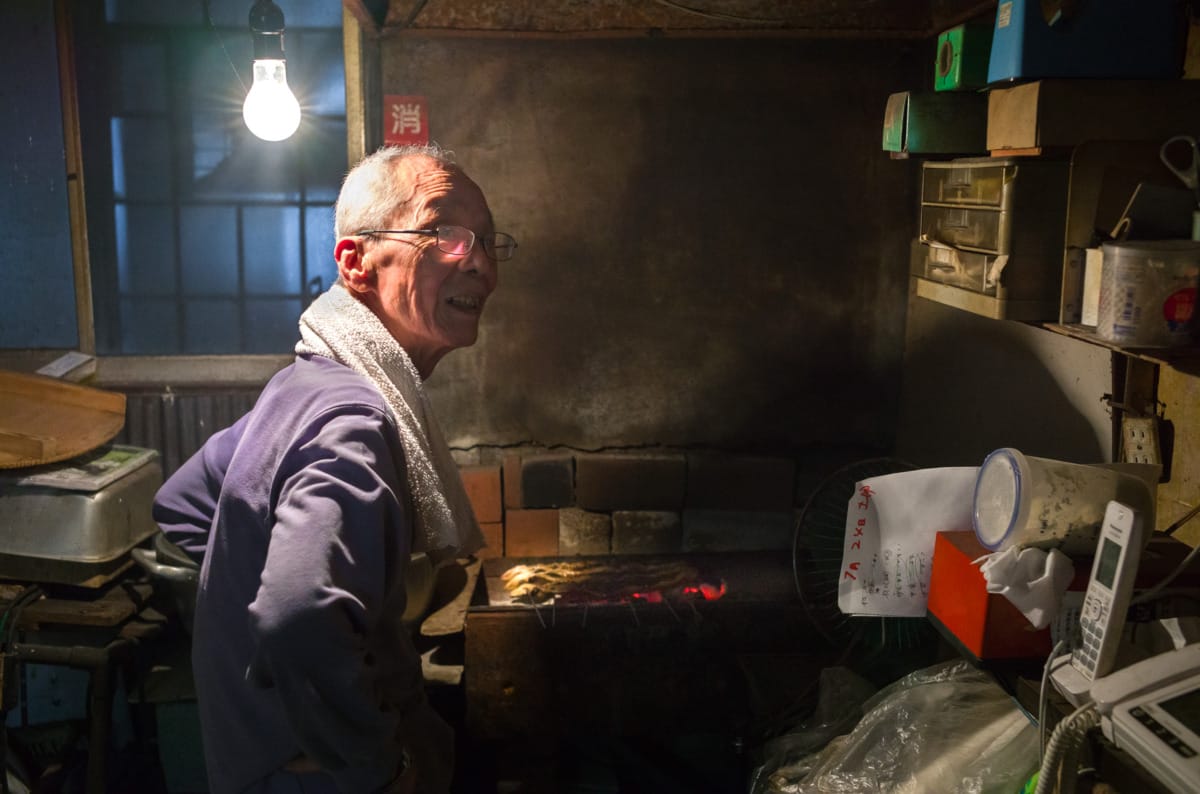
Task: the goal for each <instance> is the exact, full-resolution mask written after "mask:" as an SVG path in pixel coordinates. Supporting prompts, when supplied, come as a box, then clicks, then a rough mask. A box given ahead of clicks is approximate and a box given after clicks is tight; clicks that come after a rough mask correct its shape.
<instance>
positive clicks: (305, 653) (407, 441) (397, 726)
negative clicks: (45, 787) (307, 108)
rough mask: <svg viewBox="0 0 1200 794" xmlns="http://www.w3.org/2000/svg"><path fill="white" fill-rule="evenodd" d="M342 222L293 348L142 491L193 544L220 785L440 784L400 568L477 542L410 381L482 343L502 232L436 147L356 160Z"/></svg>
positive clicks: (511, 245)
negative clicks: (327, 271)
mask: <svg viewBox="0 0 1200 794" xmlns="http://www.w3.org/2000/svg"><path fill="white" fill-rule="evenodd" d="M336 226H337V230H336V233H337V243H336V245H335V248H334V257H335V258H336V260H337V266H338V274H339V281H338V283H337V284H335V285H334V286H333V287H331V288H330V290H329V291H328V292H326V293H325V294H324V295H322V296H320V297H319V298H318V299H317V300H316V301H314V302H313V304H312V305H311V306H310V307H309V308H308V310H306V311H305V312H304V314H303V315H302V316H301V318H300V342H299V344H298V345H297V346H296V353H297V356H296V360H295V362H294V363H293V364H291V365H290V366H289V367H287V368H286V369H284V370H282V371H281V372H279V373H278V374H277V375H276V376H275V377H274V378H272V379H271V381H270V383H268V384H267V386H266V388H265V389H264V390H263V392H262V395H261V396H260V397H259V399H258V401H257V403H256V404H255V406H254V408H253V409H252V410H251V411H250V412H249V413H248V414H246V415H245V416H243V417H242V418H241V419H239V420H238V421H237V422H236V423H235V424H233V425H232V426H231V427H229V428H227V429H225V430H222V431H220V432H218V433H216V434H215V435H213V437H212V438H211V439H210V440H209V441H208V442H207V443H206V444H205V446H204V448H203V449H201V450H200V451H199V452H198V453H196V455H195V456H193V457H192V458H191V459H190V460H189V461H188V462H187V463H185V464H184V465H183V466H182V467H181V468H180V469H179V471H178V472H176V473H175V474H174V475H173V476H172V477H171V478H170V479H169V480H168V481H167V482H166V484H165V485H164V486H163V488H162V490H161V491H160V492H159V494H158V496H157V498H156V500H155V508H154V515H155V518H156V520H157V521H158V523H159V525H160V526H161V527H162V528H163V531H164V532H165V533H166V535H167V537H168V538H169V539H170V540H172V541H174V542H175V543H176V544H178V545H179V546H181V547H182V548H183V549H184V550H185V551H187V552H188V553H189V554H191V555H192V556H193V558H195V559H197V560H198V561H202V567H201V574H200V591H199V597H198V599H197V603H196V616H195V624H194V632H193V636H194V640H193V667H194V671H195V679H196V690H197V696H198V700H199V706H200V718H201V727H202V731H203V737H204V746H205V755H206V761H207V768H208V776H209V783H210V787H211V790H212V791H213V792H216V793H217V794H221V793H223V792H247V791H250V792H282V791H289V792H290V791H304V792H334V791H341V792H353V794H362V793H363V792H374V791H387V792H408V791H420V792H444V791H446V790H447V789H448V786H449V780H450V775H451V770H452V768H453V762H452V754H453V736H452V731H451V730H450V728H449V727H448V726H447V725H446V724H445V723H444V722H442V721H441V720H440V718H438V716H437V715H436V713H435V712H434V711H433V709H432V708H431V707H430V706H429V705H428V703H427V702H426V700H425V695H424V689H423V680H422V677H421V667H420V659H419V657H418V655H417V653H416V651H415V649H414V647H413V645H412V643H411V640H410V637H409V636H408V633H407V631H406V630H405V628H404V627H403V625H402V624H401V622H400V615H401V614H402V613H403V611H404V606H405V583H404V581H403V574H404V571H405V564H406V562H407V560H408V559H409V556H410V554H411V553H412V552H414V551H424V552H426V553H428V554H429V555H430V557H431V558H432V559H433V560H434V561H435V563H436V562H438V561H442V560H448V559H452V558H454V557H457V556H462V555H464V554H469V553H471V552H474V551H475V550H477V549H478V548H479V547H480V546H481V545H482V540H481V536H480V533H479V528H478V526H477V525H476V523H475V520H474V517H473V515H472V513H471V508H470V505H469V502H468V501H467V498H466V495H465V493H464V491H463V488H462V483H461V481H460V479H459V477H458V471H457V469H456V467H455V466H454V463H453V461H452V459H451V457H450V453H449V450H448V449H447V447H446V444H445V441H444V440H443V439H442V437H441V434H440V432H439V431H438V429H437V425H436V423H435V421H434V419H433V416H432V414H431V412H430V410H429V405H428V403H427V401H426V398H425V394H424V391H423V389H422V382H423V380H424V379H426V378H427V377H428V376H429V374H430V373H431V372H433V369H434V367H435V366H436V365H437V363H438V361H440V360H441V358H442V356H444V355H445V354H446V353H448V352H450V351H451V350H453V349H455V348H458V347H463V346H466V345H470V344H473V343H474V342H475V339H476V336H477V334H478V326H479V318H480V315H481V313H482V312H483V308H484V305H485V304H486V302H487V299H488V296H489V295H491V293H492V291H493V290H494V289H495V288H496V279H497V274H496V262H497V261H498V260H503V259H507V258H508V257H510V256H511V255H512V252H513V250H514V249H515V247H516V243H515V242H514V241H513V240H512V238H511V237H509V236H508V235H505V234H501V233H497V232H496V231H495V229H494V226H493V222H492V215H491V212H490V210H489V209H488V205H487V202H486V200H485V199H484V196H483V193H482V191H481V190H480V189H479V187H478V186H477V185H476V184H475V183H474V182H473V181H471V179H469V178H468V177H467V175H466V174H465V173H463V171H462V169H460V168H459V167H458V166H457V165H455V164H454V163H453V162H452V161H451V160H450V159H449V157H448V155H447V154H446V153H445V152H443V151H442V150H440V149H437V148H436V147H403V148H386V149H382V150H380V151H378V152H376V153H374V154H372V155H371V156H369V157H367V158H366V159H364V160H363V161H362V162H361V163H360V164H359V165H358V166H356V167H355V168H354V169H353V170H352V171H351V172H350V174H348V175H347V177H346V180H345V183H344V185H343V187H342V191H341V194H340V196H339V198H338V202H337V210H336Z"/></svg>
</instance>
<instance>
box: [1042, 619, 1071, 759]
mask: <svg viewBox="0 0 1200 794" xmlns="http://www.w3.org/2000/svg"><path fill="white" fill-rule="evenodd" d="M1066 644H1067V641H1066V640H1059V641H1058V642H1056V643H1055V644H1054V648H1053V649H1051V651H1050V655H1049V656H1048V657H1046V664H1045V665H1043V666H1042V686H1041V689H1039V690H1038V762H1039V763H1040V762H1041V761H1043V760H1044V759H1045V756H1046V684H1047V683H1049V681H1050V667H1051V665H1053V664H1054V660H1055V659H1057V658H1058V655H1059V653H1060V652H1062V650H1063V648H1064V647H1065V646H1066Z"/></svg>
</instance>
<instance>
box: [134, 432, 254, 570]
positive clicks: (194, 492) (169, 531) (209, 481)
mask: <svg viewBox="0 0 1200 794" xmlns="http://www.w3.org/2000/svg"><path fill="white" fill-rule="evenodd" d="M245 422H246V419H245V417H243V418H242V419H239V420H238V421H237V422H236V423H234V424H233V425H232V426H231V427H228V428H225V429H224V430H220V431H218V432H216V433H214V434H213V435H212V436H211V437H210V438H209V439H208V441H206V442H205V444H204V446H203V447H201V448H200V450H199V451H198V452H197V453H196V454H195V455H192V457H190V458H188V460H187V461H186V462H185V463H184V464H183V465H182V466H180V467H179V469H178V470H177V471H176V472H175V473H174V474H172V475H171V476H170V478H168V479H167V481H166V482H165V483H163V486H162V488H160V489H159V491H158V494H157V495H156V496H155V497H154V509H153V516H154V521H155V522H156V523H157V524H158V526H159V527H160V528H161V529H162V531H163V534H164V535H166V537H167V540H169V541H171V542H172V543H174V544H175V545H176V546H179V548H181V549H183V551H184V552H185V553H186V554H187V555H188V556H189V557H191V558H192V559H193V560H195V561H196V563H197V564H199V563H202V562H203V561H204V550H205V549H206V548H207V547H208V534H209V532H210V531H211V529H212V522H213V516H215V515H216V511H217V499H218V498H219V497H220V495H221V485H222V483H223V482H224V481H225V471H226V470H227V469H228V468H229V460H230V458H232V457H233V452H234V450H235V449H236V448H237V444H238V440H239V439H240V438H241V437H242V430H243V428H244V427H245Z"/></svg>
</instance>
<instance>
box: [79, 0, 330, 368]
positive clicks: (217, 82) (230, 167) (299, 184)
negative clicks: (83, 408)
mask: <svg viewBox="0 0 1200 794" xmlns="http://www.w3.org/2000/svg"><path fill="white" fill-rule="evenodd" d="M276 1H277V3H278V5H279V6H280V8H281V9H282V10H283V12H284V14H285V16H286V20H287V28H286V32H285V47H286V55H287V69H288V83H289V85H290V86H291V88H292V91H293V92H294V93H295V94H296V97H297V99H299V101H300V105H301V108H302V109H303V120H302V122H301V126H300V129H299V131H298V132H297V133H296V134H295V135H294V136H293V137H292V138H290V139H288V140H286V141H282V142H279V143H268V142H265V141H261V140H259V139H257V138H255V137H254V136H253V135H252V134H251V133H250V132H249V130H247V129H246V126H245V124H244V122H243V121H242V115H241V106H242V100H243V99H244V98H245V92H246V88H248V87H249V86H248V83H249V81H250V79H251V69H250V65H251V60H252V41H251V37H250V31H249V28H248V26H247V22H246V20H247V15H248V12H249V8H250V6H251V4H252V2H251V0H245V2H227V1H225V0H210V1H209V2H204V1H203V0H175V1H174V2H169V3H163V2H153V1H150V0H108V2H107V3H106V5H105V9H104V30H103V34H102V36H101V38H100V40H99V42H98V45H97V44H96V43H95V42H94V43H93V46H98V49H100V50H102V51H103V54H104V61H105V66H104V70H103V71H104V74H103V75H102V76H98V77H94V78H93V79H94V80H95V81H96V88H97V93H102V94H103V97H81V105H83V112H84V113H86V112H87V109H88V107H89V106H91V107H93V109H95V108H96V107H97V106H98V107H99V112H100V113H103V115H105V118H104V119H103V122H104V123H100V122H98V121H97V120H96V119H95V118H94V116H95V115H96V113H93V114H92V115H93V118H92V119H91V121H90V123H89V122H88V121H87V120H85V121H84V124H85V125H89V124H90V126H87V127H86V128H85V138H86V137H87V136H88V135H89V130H90V133H91V135H92V138H93V141H92V145H91V151H92V152H93V153H95V152H97V151H101V152H104V151H106V152H107V153H108V154H109V156H110V158H111V184H109V183H108V182H107V180H105V179H104V178H103V177H104V176H107V175H106V174H101V177H100V179H99V180H97V179H96V178H95V177H94V175H93V174H91V173H89V176H88V179H89V182H88V186H87V190H88V193H89V200H88V215H89V220H88V226H89V232H90V234H89V249H90V258H91V263H92V290H93V312H94V316H95V325H96V346H97V352H98V353H100V354H101V355H106V354H107V355H170V354H181V355H189V354H260V353H286V352H288V351H290V350H291V349H292V346H293V345H294V344H295V341H296V337H297V331H296V320H297V318H298V317H299V315H300V313H301V311H302V310H303V309H304V307H305V306H307V305H308V303H309V302H310V301H311V300H312V299H313V298H314V297H315V296H316V295H318V294H320V293H321V292H322V291H323V290H324V289H325V288H326V287H328V286H329V284H330V283H331V282H332V280H333V279H334V278H336V269H335V267H334V263H333V253H332V250H333V203H334V201H335V199H336V198H337V190H338V187H339V185H340V182H341V178H342V176H343V174H344V173H345V170H346V113H345V91H344V84H345V80H344V67H343V58H342V31H341V4H340V3H333V2H329V1H328V0H307V1H306V2H299V1H298V0H297V2H287V0H276ZM77 35H82V36H83V37H85V38H86V37H87V36H89V35H92V36H94V34H89V33H88V32H86V31H83V32H81V33H80V34H77ZM81 62H83V59H81ZM85 82H86V78H81V85H82V84H84V83H85ZM97 140H100V141H102V143H101V145H96V141H97ZM86 145H87V144H86V142H85V146H86ZM94 162H95V161H94V160H88V159H87V157H86V150H85V164H94ZM92 170H93V171H94V169H92ZM97 183H98V184H97ZM93 187H95V190H93Z"/></svg>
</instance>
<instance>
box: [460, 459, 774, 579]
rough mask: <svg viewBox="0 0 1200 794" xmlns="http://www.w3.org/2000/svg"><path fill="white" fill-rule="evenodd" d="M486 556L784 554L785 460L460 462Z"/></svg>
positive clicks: (520, 460) (504, 460) (505, 460)
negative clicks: (484, 541)
mask: <svg viewBox="0 0 1200 794" xmlns="http://www.w3.org/2000/svg"><path fill="white" fill-rule="evenodd" d="M460 471H461V473H462V477H463V483H464V485H465V486H466V490H467V495H468V496H469V497H470V499H471V503H472V505H473V506H474V508H475V514H476V518H477V519H478V520H479V522H480V525H481V527H482V528H483V530H484V536H485V537H486V539H487V543H488V547H487V548H486V549H484V550H483V551H482V552H481V556H485V557H500V556H508V557H555V556H572V555H594V554H671V553H678V552H720V551H759V550H769V549H790V548H791V545H792V535H793V531H794V526H795V520H796V507H797V504H796V486H797V472H796V465H795V463H794V462H793V461H791V460H789V459H786V458H777V457H763V456H751V455H732V454H721V453H713V452H703V453H692V452H686V453H684V452H640V453H630V452H607V453H583V452H578V453H576V452H559V451H548V450H538V449H533V450H529V451H525V452H520V453H516V452H513V453H508V454H506V455H504V456H503V457H502V459H500V460H499V461H498V462H496V463H493V464H487V465H483V464H476V465H461V466H460Z"/></svg>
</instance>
